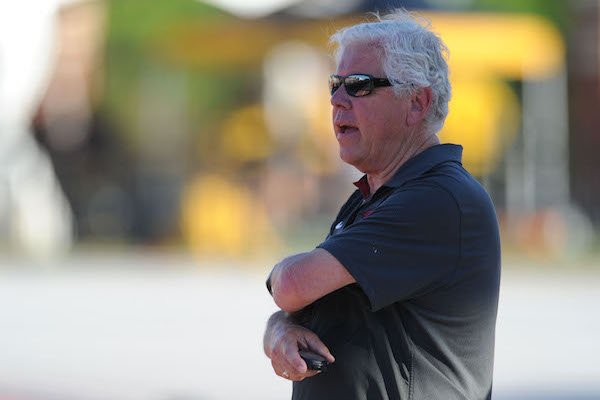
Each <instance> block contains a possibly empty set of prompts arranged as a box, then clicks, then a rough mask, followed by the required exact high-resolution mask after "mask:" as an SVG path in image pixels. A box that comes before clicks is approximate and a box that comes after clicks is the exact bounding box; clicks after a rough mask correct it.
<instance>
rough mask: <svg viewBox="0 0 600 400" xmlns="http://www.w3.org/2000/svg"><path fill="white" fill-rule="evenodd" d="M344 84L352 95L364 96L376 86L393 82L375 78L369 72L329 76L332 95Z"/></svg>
mask: <svg viewBox="0 0 600 400" xmlns="http://www.w3.org/2000/svg"><path fill="white" fill-rule="evenodd" d="M342 85H344V86H346V92H347V93H348V94H349V95H350V96H352V97H362V96H366V95H368V94H371V92H373V89H375V88H376V87H382V86H392V83H391V82H390V81H389V80H387V79H385V78H374V77H372V76H371V75H367V74H352V75H346V76H342V75H330V76H329V92H330V93H331V95H332V96H333V94H334V93H335V92H336V91H337V90H338V89H339V88H340V86H342Z"/></svg>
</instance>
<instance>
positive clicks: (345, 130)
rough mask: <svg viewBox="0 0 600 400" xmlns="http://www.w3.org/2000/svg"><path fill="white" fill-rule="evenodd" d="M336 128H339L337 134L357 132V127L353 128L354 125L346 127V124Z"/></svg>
mask: <svg viewBox="0 0 600 400" xmlns="http://www.w3.org/2000/svg"><path fill="white" fill-rule="evenodd" d="M336 128H337V129H336V131H337V133H342V134H343V133H349V132H352V131H355V130H356V127H355V126H352V125H344V124H341V125H337V126H336Z"/></svg>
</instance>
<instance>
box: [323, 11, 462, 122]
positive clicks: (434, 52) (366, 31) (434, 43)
mask: <svg viewBox="0 0 600 400" xmlns="http://www.w3.org/2000/svg"><path fill="white" fill-rule="evenodd" d="M374 15H375V17H376V21H373V22H364V23H360V24H357V25H353V26H349V27H346V28H343V29H341V30H339V31H337V32H336V33H334V34H333V35H332V36H331V38H330V42H331V43H333V44H335V45H337V49H336V51H335V59H336V62H337V63H338V64H339V61H340V57H341V56H342V53H343V52H344V49H345V48H346V47H347V46H349V45H351V44H353V43H371V44H373V45H375V46H377V47H378V48H380V49H381V50H382V53H383V54H382V55H383V59H382V63H383V64H382V66H383V70H384V72H385V74H386V75H387V78H388V79H389V80H390V81H391V82H392V84H393V87H394V91H395V92H396V94H397V95H399V96H400V95H405V94H409V93H414V92H415V91H417V90H418V89H419V88H424V87H430V88H431V92H432V104H431V107H430V109H429V112H428V113H427V116H426V117H425V123H426V128H427V129H428V130H429V131H430V132H431V133H437V132H438V131H439V130H440V129H441V128H442V126H443V125H444V121H445V119H446V116H447V115H448V101H450V96H451V88H450V82H449V80H448V64H447V63H446V58H447V57H448V53H449V52H448V48H447V47H446V45H445V44H444V42H443V41H442V39H440V37H439V36H438V35H436V34H435V33H434V32H432V31H431V30H430V28H431V23H430V22H429V21H428V20H426V19H425V18H423V17H418V16H416V15H413V14H411V13H409V12H407V11H406V10H404V9H398V10H395V11H393V12H392V13H390V14H387V15H385V16H380V15H379V14H374Z"/></svg>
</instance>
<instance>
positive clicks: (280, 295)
mask: <svg viewBox="0 0 600 400" xmlns="http://www.w3.org/2000/svg"><path fill="white" fill-rule="evenodd" d="M269 281H270V285H271V293H272V295H273V300H274V301H275V304H277V306H278V307H279V308H281V309H282V310H283V311H287V312H290V313H291V312H295V311H298V310H301V309H302V308H304V307H306V306H307V305H309V304H311V303H313V302H314V301H315V300H318V299H320V298H321V297H323V296H325V295H326V294H328V293H331V292H333V291H335V290H337V289H339V288H341V287H344V286H346V285H349V284H351V283H354V282H356V281H355V279H354V277H352V275H350V273H349V272H348V270H347V269H346V268H344V266H343V265H342V264H340V262H339V261H338V260H337V259H336V258H335V257H334V256H332V255H331V254H330V253H329V252H327V251H326V250H323V249H319V248H317V249H314V250H313V251H311V252H308V253H301V254H296V255H293V256H290V257H287V258H285V259H283V260H282V261H281V262H279V263H278V264H277V265H275V267H273V270H272V271H271V275H270V276H269Z"/></svg>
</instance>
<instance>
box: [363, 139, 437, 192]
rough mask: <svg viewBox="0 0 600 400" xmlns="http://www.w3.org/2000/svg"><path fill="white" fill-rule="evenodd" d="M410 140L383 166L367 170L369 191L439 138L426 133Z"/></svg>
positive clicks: (374, 190)
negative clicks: (371, 170) (417, 138)
mask: <svg viewBox="0 0 600 400" xmlns="http://www.w3.org/2000/svg"><path fill="white" fill-rule="evenodd" d="M411 142H412V143H404V145H403V146H402V148H401V149H400V151H398V152H397V153H396V154H395V157H394V158H393V159H392V160H390V161H389V162H388V163H387V164H386V165H385V166H384V168H382V169H380V170H378V171H375V172H367V180H368V182H369V188H370V191H371V193H375V192H376V191H377V189H379V188H380V187H381V186H383V184H385V183H386V182H387V181H388V180H389V179H391V178H392V177H393V176H394V175H395V174H396V172H397V171H398V170H399V169H400V167H401V166H402V165H404V163H405V162H407V161H408V160H410V159H411V158H413V157H414V156H416V155H417V154H419V153H421V152H422V151H424V150H426V149H428V148H429V147H431V146H434V145H436V144H439V143H440V140H439V139H438V137H437V135H426V136H421V137H420V140H414V141H411Z"/></svg>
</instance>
